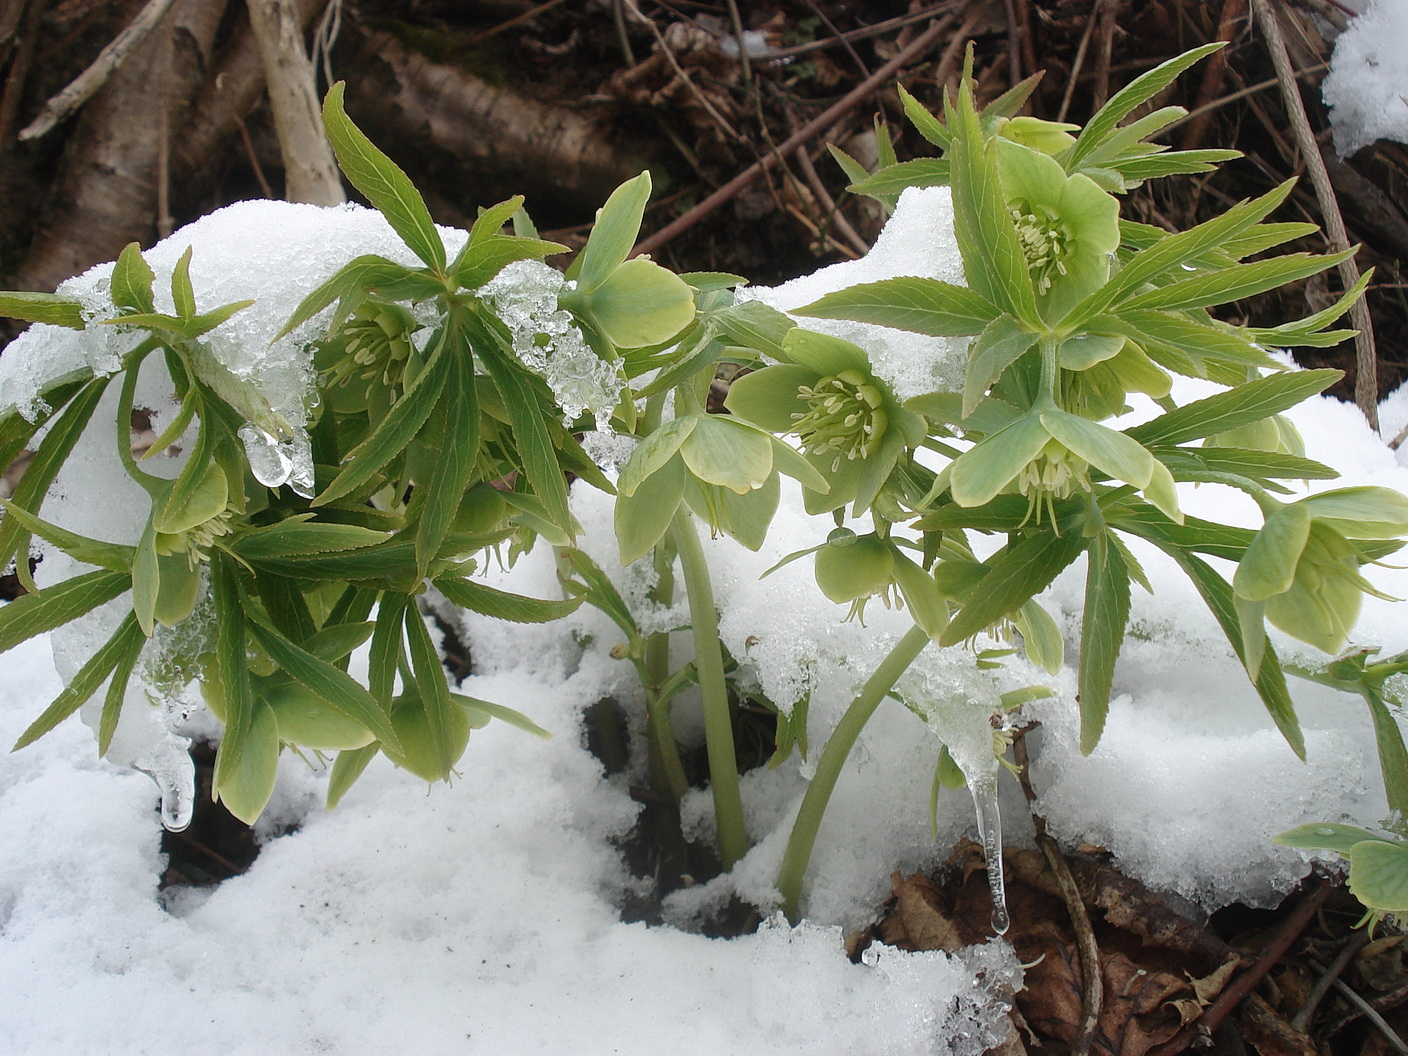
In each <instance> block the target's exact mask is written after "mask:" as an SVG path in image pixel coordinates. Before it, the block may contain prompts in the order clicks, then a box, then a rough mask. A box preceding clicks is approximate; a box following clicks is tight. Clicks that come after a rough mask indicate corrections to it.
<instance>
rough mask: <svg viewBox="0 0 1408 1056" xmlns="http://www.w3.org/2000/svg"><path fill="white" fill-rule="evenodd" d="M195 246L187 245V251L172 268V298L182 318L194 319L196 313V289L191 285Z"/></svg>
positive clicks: (177, 312)
mask: <svg viewBox="0 0 1408 1056" xmlns="http://www.w3.org/2000/svg"><path fill="white" fill-rule="evenodd" d="M193 252H195V247H194V246H187V247H186V252H184V253H182V254H181V259H180V260H178V261H177V262H176V267H174V268H172V269H171V300H172V302H173V303H174V304H175V305H176V315H177V316H178V317H179V318H180V319H181V320H182V321H185V320H189V319H194V318H195V314H196V291H195V288H194V287H192V286H191V254H192V253H193Z"/></svg>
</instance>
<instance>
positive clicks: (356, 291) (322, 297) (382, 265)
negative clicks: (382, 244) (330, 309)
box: [274, 254, 414, 341]
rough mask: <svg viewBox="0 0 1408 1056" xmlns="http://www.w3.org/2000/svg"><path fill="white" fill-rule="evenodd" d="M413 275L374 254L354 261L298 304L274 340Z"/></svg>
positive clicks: (410, 269) (402, 267)
mask: <svg viewBox="0 0 1408 1056" xmlns="http://www.w3.org/2000/svg"><path fill="white" fill-rule="evenodd" d="M413 273H414V269H413V268H408V267H406V265H404V264H397V263H396V262H395V261H394V260H387V259H386V258H385V257H379V256H376V255H374V254H367V255H365V256H361V257H354V258H353V259H352V260H349V261H348V262H347V263H346V264H344V265H343V266H342V267H341V268H339V269H338V270H337V271H336V272H335V273H334V274H333V275H332V276H330V277H329V278H328V279H326V280H325V281H324V282H322V283H321V284H320V285H319V286H318V287H317V288H316V289H314V290H313V292H312V293H310V294H308V296H307V297H305V298H303V300H302V301H301V302H299V305H298V307H297V308H296V309H294V312H293V315H292V316H290V317H289V320H288V322H287V323H285V324H284V327H283V329H282V330H280V331H279V332H278V334H276V335H275V337H274V340H275V341H277V340H279V339H280V338H283V337H286V336H288V334H290V333H291V332H292V331H293V330H294V329H295V328H297V327H299V326H302V325H303V324H304V323H306V322H307V321H308V320H309V319H311V318H313V316H315V315H317V314H318V313H319V312H321V311H322V310H323V309H324V308H326V307H327V306H328V305H330V304H332V303H334V302H335V301H343V300H348V299H351V298H354V297H357V296H358V295H361V294H365V293H366V292H367V291H368V290H372V289H375V288H377V287H378V286H381V285H383V284H386V283H391V282H395V281H397V280H399V279H403V278H405V277H406V276H408V275H411V274H413Z"/></svg>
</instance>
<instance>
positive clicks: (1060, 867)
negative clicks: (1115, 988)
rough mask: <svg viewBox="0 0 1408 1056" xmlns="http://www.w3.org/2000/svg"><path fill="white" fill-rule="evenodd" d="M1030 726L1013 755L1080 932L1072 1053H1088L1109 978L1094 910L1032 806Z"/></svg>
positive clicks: (1079, 1055) (1021, 734) (1044, 852)
mask: <svg viewBox="0 0 1408 1056" xmlns="http://www.w3.org/2000/svg"><path fill="white" fill-rule="evenodd" d="M1026 732H1027V731H1026V730H1025V729H1023V730H1019V731H1018V732H1017V734H1016V735H1015V736H1014V737H1013V738H1012V757H1013V759H1014V761H1015V762H1016V763H1017V767H1018V771H1017V777H1018V779H1019V780H1020V781H1021V783H1022V795H1024V796H1026V798H1027V807H1028V809H1029V810H1031V816H1032V824H1033V826H1034V827H1035V828H1036V842H1037V846H1039V847H1040V848H1041V853H1042V855H1043V856H1044V857H1045V858H1046V864H1047V865H1048V866H1050V867H1051V875H1052V876H1054V877H1055V878H1056V883H1057V886H1059V887H1060V889H1061V898H1062V900H1063V901H1064V902H1065V903H1066V912H1067V913H1068V914H1070V917H1071V926H1072V927H1073V928H1074V929H1075V933H1076V953H1077V955H1078V956H1079V958H1080V974H1081V987H1082V995H1081V1017H1080V1031H1079V1033H1078V1034H1077V1035H1076V1040H1075V1042H1074V1043H1073V1044H1072V1046H1071V1053H1072V1056H1088V1054H1089V1052H1090V1049H1091V1046H1092V1045H1094V1043H1095V1031H1096V1028H1098V1027H1099V1025H1100V1010H1101V1007H1102V1006H1103V1004H1104V997H1105V981H1104V978H1103V976H1102V975H1101V972H1100V946H1099V944H1098V943H1097V942H1096V941H1095V929H1094V928H1092V927H1091V926H1090V914H1089V913H1087V912H1086V909H1085V899H1083V898H1081V894H1080V887H1079V886H1078V885H1077V884H1076V878H1075V877H1074V876H1072V875H1071V867H1070V865H1069V864H1068V863H1067V862H1066V856H1065V855H1064V854H1062V853H1061V847H1060V845H1059V844H1057V842H1056V841H1055V840H1054V839H1053V838H1052V837H1051V835H1050V834H1049V833H1048V832H1047V831H1046V819H1045V818H1044V817H1042V816H1041V815H1040V814H1038V813H1037V812H1036V811H1035V810H1034V809H1031V808H1032V806H1033V805H1034V804H1035V803H1036V793H1035V792H1034V791H1032V782H1031V775H1030V768H1029V766H1030V762H1031V760H1030V759H1029V758H1028V756H1027V738H1026Z"/></svg>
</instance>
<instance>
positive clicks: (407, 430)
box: [312, 344, 453, 506]
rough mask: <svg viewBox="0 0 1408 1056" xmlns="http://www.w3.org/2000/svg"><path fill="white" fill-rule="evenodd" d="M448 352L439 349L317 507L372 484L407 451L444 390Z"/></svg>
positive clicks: (315, 504)
mask: <svg viewBox="0 0 1408 1056" xmlns="http://www.w3.org/2000/svg"><path fill="white" fill-rule="evenodd" d="M448 351H449V350H446V349H445V347H444V345H443V344H442V345H440V346H438V347H437V350H436V352H435V353H434V354H432V357H431V359H432V361H431V362H430V363H429V364H428V365H427V366H426V368H425V369H424V370H423V371H421V372H420V373H419V374H418V375H416V379H415V381H413V382H412V383H411V384H410V386H409V387H408V388H407V389H406V391H405V393H403V394H402V396H401V398H400V399H399V400H397V401H396V402H395V403H394V404H392V405H391V410H390V412H389V413H388V414H387V415H386V417H385V418H383V419H382V420H381V422H380V423H378V424H377V426H376V429H375V431H374V432H373V433H372V435H371V436H369V437H367V439H365V440H364V441H362V443H360V444H359V445H358V446H357V447H356V448H354V449H353V451H352V454H351V456H350V458H349V460H348V462H347V464H346V465H344V466H343V468H342V472H340V473H339V474H338V475H337V476H336V478H334V479H333V481H332V482H331V483H330V484H329V485H328V486H327V487H326V488H324V489H323V491H322V492H321V493H320V494H319V495H318V497H317V498H315V499H314V500H313V503H312V504H313V505H314V506H324V505H326V504H327V503H329V502H332V501H334V500H336V499H340V498H342V497H343V496H346V495H351V494H352V493H354V492H355V491H357V489H359V488H361V487H362V486H363V485H365V484H367V483H368V482H369V481H371V479H372V478H373V477H374V476H375V475H376V474H377V472H378V471H379V470H380V469H381V468H382V467H383V466H384V465H386V463H388V462H390V461H391V460H392V459H393V458H395V457H396V456H397V455H399V454H400V453H401V452H402V451H404V450H406V447H407V446H408V445H409V444H410V442H411V441H412V440H413V439H415V436H416V434H417V433H418V432H420V430H421V427H422V426H423V425H425V423H426V420H427V419H428V418H429V417H430V412H431V411H433V410H434V409H435V405H436V403H437V402H438V401H439V399H440V393H441V391H442V390H443V389H444V388H445V382H446V380H447V379H448V376H449V373H450V369H451V359H452V358H453V357H452V356H451V355H450V354H447V353H448Z"/></svg>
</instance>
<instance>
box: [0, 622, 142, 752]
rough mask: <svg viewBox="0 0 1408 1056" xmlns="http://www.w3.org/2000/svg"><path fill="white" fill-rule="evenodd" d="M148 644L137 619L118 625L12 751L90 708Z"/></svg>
mask: <svg viewBox="0 0 1408 1056" xmlns="http://www.w3.org/2000/svg"><path fill="white" fill-rule="evenodd" d="M146 642H147V639H146V636H145V635H144V634H142V632H141V629H140V628H138V626H137V621H136V619H135V617H133V616H132V615H130V614H129V615H128V616H127V618H126V619H124V620H123V621H122V623H121V624H119V625H118V628H117V630H116V631H114V632H113V635H112V637H111V638H109V639H108V640H107V642H106V643H105V644H104V645H103V646H102V647H101V648H99V649H98V651H97V652H95V653H94V654H93V655H92V656H90V657H89V658H88V661H87V662H86V663H85V664H84V665H83V666H82V667H81V668H79V670H78V673H77V674H76V675H74V676H73V678H72V680H71V681H70V682H69V684H68V685H67V686H65V687H64V688H63V690H62V692H60V693H59V695H58V696H57V697H55V698H54V701H53V703H52V704H50V705H49V706H48V707H47V708H45V709H44V713H43V714H42V715H40V716H39V718H37V719H35V720H34V721H33V722H32V723H30V724H29V727H28V728H27V729H26V730H25V731H24V733H22V734H20V737H19V740H17V741H16V742H15V745H14V747H13V748H11V749H10V751H12V752H17V751H19V750H20V749H21V748H23V747H25V746H26V745H28V744H33V743H34V742H35V741H37V740H38V739H39V738H40V737H43V736H44V735H45V734H46V733H48V732H49V731H50V730H52V729H53V728H54V727H55V726H57V725H58V724H59V723H61V722H63V721H64V719H66V718H68V717H69V716H70V715H72V714H73V713H74V712H75V711H77V710H78V709H79V708H81V707H82V706H83V705H84V704H86V703H87V702H88V698H89V697H91V696H92V695H93V694H94V693H96V692H97V691H98V687H99V686H101V685H102V684H103V682H104V681H105V680H106V679H107V677H108V675H110V674H112V672H113V669H114V668H116V667H117V666H118V665H119V664H122V663H124V662H127V661H128V660H129V658H130V662H131V663H135V662H136V658H137V654H138V653H140V652H141V651H142V646H144V645H145V644H146ZM129 670H130V664H129Z"/></svg>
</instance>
